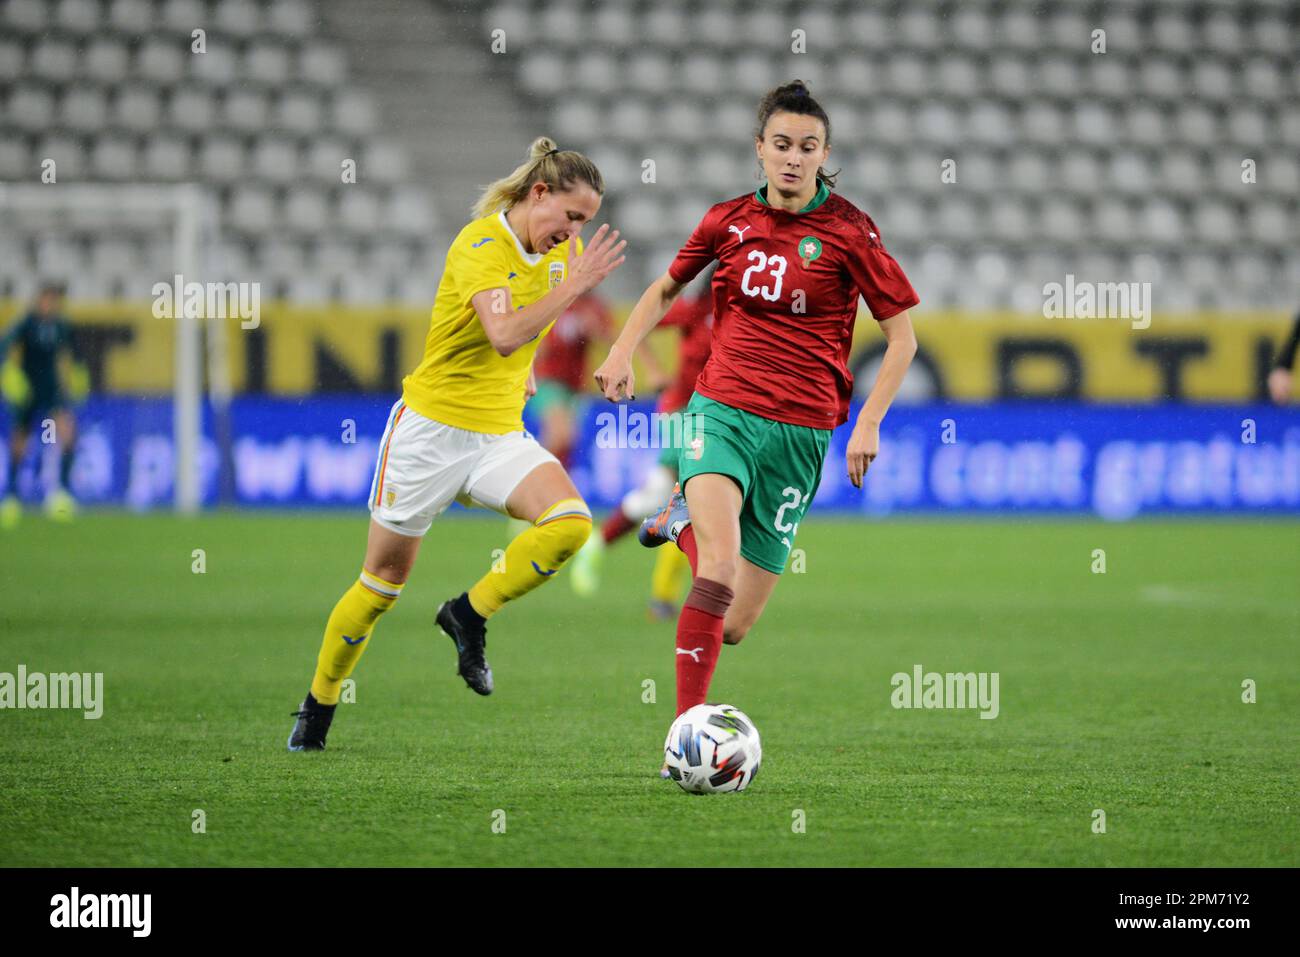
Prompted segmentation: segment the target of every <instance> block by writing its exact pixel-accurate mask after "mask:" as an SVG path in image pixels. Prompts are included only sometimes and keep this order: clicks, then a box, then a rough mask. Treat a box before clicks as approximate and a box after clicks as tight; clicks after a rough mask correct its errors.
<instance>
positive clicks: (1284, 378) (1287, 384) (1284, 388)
mask: <svg viewBox="0 0 1300 957" xmlns="http://www.w3.org/2000/svg"><path fill="white" fill-rule="evenodd" d="M1268 397H1269V398H1270V399H1272V400H1273V402H1274V403H1276V404H1277V405H1286V404H1287V402H1289V401H1290V399H1291V370H1290V369H1274V370H1273V371H1272V372H1270V373H1269V374H1268Z"/></svg>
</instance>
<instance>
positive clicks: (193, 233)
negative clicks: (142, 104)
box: [0, 183, 231, 513]
mask: <svg viewBox="0 0 1300 957" xmlns="http://www.w3.org/2000/svg"><path fill="white" fill-rule="evenodd" d="M0 222H3V223H4V224H5V230H6V231H7V232H12V233H15V234H19V235H21V234H24V233H25V234H27V235H29V236H38V237H41V238H45V237H48V236H54V235H58V234H59V233H60V232H63V233H75V232H78V231H81V232H93V233H95V234H97V235H98V236H99V237H101V238H100V239H98V240H97V241H100V242H103V241H108V242H112V241H114V238H115V237H117V236H118V235H122V234H125V233H127V232H129V231H131V230H136V231H145V230H151V229H152V230H157V229H158V228H159V227H160V226H161V227H162V228H168V229H170V231H171V246H172V264H173V274H172V275H168V276H150V277H141V278H142V282H141V290H142V294H141V297H140V298H141V299H145V298H147V297H148V293H149V290H150V289H151V288H152V286H153V284H154V283H155V282H160V281H166V282H167V283H168V284H169V285H170V284H171V283H173V282H174V280H175V276H176V275H180V276H183V277H184V280H185V282H187V283H188V282H193V281H197V282H203V281H205V280H209V279H213V278H215V276H214V268H215V267H217V266H218V265H219V264H217V263H214V261H213V260H214V258H215V250H216V248H217V242H218V236H219V220H218V215H217V203H216V200H215V198H214V197H213V195H212V194H211V192H210V191H208V190H206V189H204V188H203V187H200V186H198V185H195V184H189V183H182V184H159V185H149V184H130V185H123V184H107V183H73V184H66V185H65V184H57V183H51V184H41V185H37V184H31V183H0ZM102 237H107V239H105V238H102ZM130 298H132V299H134V298H135V297H134V296H131V297H130ZM172 321H173V322H174V323H175V350H174V355H173V370H172V371H173V375H172V379H173V381H172V404H173V406H172V439H173V456H172V461H173V492H174V503H175V509H176V511H177V512H182V513H194V512H197V511H198V510H199V508H200V505H201V500H202V489H201V487H200V475H199V454H200V448H201V438H202V428H203V423H202V406H203V393H204V379H205V375H204V371H205V370H204V361H203V359H204V353H205V351H206V354H207V360H208V361H207V370H206V373H207V375H206V379H207V391H208V395H209V398H210V400H211V403H212V408H213V413H214V416H215V424H216V432H217V439H218V446H219V449H220V461H221V463H222V468H221V470H222V472H223V473H224V472H225V470H226V468H227V465H228V462H229V449H228V448H227V447H225V446H228V443H229V427H228V416H229V403H230V394H231V387H230V380H229V372H228V369H229V367H228V364H227V362H226V341H225V337H226V331H225V326H224V324H223V323H222V322H221V321H220V320H211V319H205V318H202V317H199V316H195V315H193V314H191V313H190V312H189V311H188V310H186V309H183V308H180V309H176V310H174V316H173V319H172ZM205 339H206V349H205V341H204V340H205ZM225 486H226V482H225V481H224V478H223V480H222V482H221V487H222V488H223V489H224V488H225Z"/></svg>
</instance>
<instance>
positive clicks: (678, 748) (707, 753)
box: [664, 704, 763, 794]
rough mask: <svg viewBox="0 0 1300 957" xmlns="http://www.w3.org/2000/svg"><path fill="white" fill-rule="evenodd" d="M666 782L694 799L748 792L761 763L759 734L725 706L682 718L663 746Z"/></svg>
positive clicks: (700, 708) (701, 707)
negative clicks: (666, 770) (703, 795)
mask: <svg viewBox="0 0 1300 957" xmlns="http://www.w3.org/2000/svg"><path fill="white" fill-rule="evenodd" d="M664 760H665V761H667V762H668V776H669V777H671V778H672V779H673V780H674V781H676V782H677V783H678V784H680V785H681V787H682V790H684V791H689V792H691V793H692V794H720V793H722V792H723V791H743V790H745V788H747V787H749V782H750V781H752V780H754V775H755V774H757V773H758V766H759V764H761V763H762V761H763V745H762V743H761V742H760V741H759V739H758V728H757V727H756V726H755V725H754V722H753V721H751V720H749V716H748V715H747V714H745V712H743V711H741V710H740V709H739V708H733V707H732V706H731V705H729V704H697V705H696V706H695V707H694V708H691V709H689V710H687V711H684V712H682V714H681V715H679V716H678V718H677V720H676V721H674V722H673V726H672V727H671V728H669V729H668V738H667V740H665V741H664Z"/></svg>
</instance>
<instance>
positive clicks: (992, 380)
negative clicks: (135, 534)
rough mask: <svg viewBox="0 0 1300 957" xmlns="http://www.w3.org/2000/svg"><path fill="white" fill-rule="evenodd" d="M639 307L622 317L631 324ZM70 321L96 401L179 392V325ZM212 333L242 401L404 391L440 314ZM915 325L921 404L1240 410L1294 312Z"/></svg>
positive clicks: (120, 311) (864, 326)
mask: <svg viewBox="0 0 1300 957" xmlns="http://www.w3.org/2000/svg"><path fill="white" fill-rule="evenodd" d="M629 308H630V304H628V305H624V306H623V307H622V308H621V309H619V310H617V313H618V315H619V317H620V319H622V318H624V317H626V315H627V312H628V309H629ZM25 309H26V304H24V303H20V302H15V301H9V302H4V303H0V327H7V326H8V324H9V323H10V322H12V321H14V320H15V319H16V318H17V317H18V316H19V315H20V314H21V313H22V311H23V310H25ZM67 314H68V318H69V319H70V320H71V321H72V323H73V325H74V329H75V336H76V340H77V342H78V344H79V347H80V348H81V351H82V353H83V355H84V357H85V358H86V361H87V364H88V365H89V367H90V372H91V383H92V389H93V390H94V391H100V392H109V393H119V394H122V393H125V394H149V393H164V392H168V391H170V390H171V388H172V376H173V365H174V358H173V356H174V350H175V335H174V330H175V324H174V321H173V320H172V319H168V318H156V317H155V316H154V314H153V309H152V307H151V305H150V304H149V303H123V302H114V303H103V304H93V303H70V304H69V305H68V307H67ZM212 321H213V322H221V323H222V324H223V327H224V331H225V342H226V365H227V370H228V374H229V378H230V382H231V385H232V387H233V388H234V391H235V392H236V393H238V392H245V391H249V392H266V393H272V394H281V395H301V394H308V393H312V392H348V391H358V390H360V391H381V392H390V393H395V392H397V391H398V390H399V389H400V388H401V380H402V377H403V376H404V375H406V373H407V372H409V371H410V370H411V369H413V368H414V367H415V366H416V364H417V363H418V362H419V361H420V358H421V356H422V354H423V350H424V337H425V334H426V332H427V330H428V322H429V310H428V309H427V308H422V307H410V306H375V307H342V306H299V305H288V304H283V303H267V304H265V305H264V306H262V307H261V308H260V310H259V314H258V315H257V317H256V319H255V320H240V319H239V318H229V319H222V320H212ZM914 321H915V325H916V331H917V338H918V340H919V342H920V346H921V351H920V354H919V355H918V358H917V362H916V363H915V364H914V366H913V370H912V372H910V373H909V380H913V384H915V385H916V386H918V388H917V389H916V390H915V391H914V393H913V394H914V395H920V396H924V395H933V396H935V397H943V398H948V399H955V400H968V401H981V400H990V399H998V398H1012V397H1026V396H1030V397H1032V396H1044V397H1062V398H1067V397H1073V398H1081V399H1093V400H1103V401H1116V402H1121V401H1148V400H1154V399H1160V398H1183V399H1189V400H1200V401H1225V402H1228V401H1249V400H1252V399H1255V398H1257V397H1258V396H1259V394H1260V382H1261V381H1262V378H1263V376H1264V374H1265V373H1266V371H1267V368H1268V366H1269V364H1270V363H1271V361H1272V359H1273V356H1274V355H1275V352H1276V350H1277V348H1278V347H1279V346H1280V344H1281V342H1282V340H1283V339H1284V338H1285V337H1286V334H1287V330H1288V323H1289V321H1290V317H1289V316H1288V315H1286V314H1285V313H1280V312H1277V313H1233V314H1204V313H1202V314H1194V315H1161V314H1159V313H1157V314H1155V315H1154V316H1153V317H1151V320H1150V324H1149V325H1148V326H1147V327H1146V328H1136V327H1135V326H1136V324H1134V323H1131V322H1129V321H1128V320H1123V319H1065V318H1055V319H1049V318H1043V317H1041V316H1017V315H1012V314H1008V313H988V314H982V313H958V312H917V313H915V314H914ZM675 340H676V334H675V333H672V332H665V333H663V334H661V335H656V336H653V337H652V340H651V345H652V348H653V349H654V350H655V352H656V354H658V355H659V356H660V357H661V358H662V359H664V361H665V364H666V365H668V366H669V367H670V368H671V366H672V364H673V351H674V343H675ZM883 345H884V341H883V338H882V337H881V336H879V335H878V334H877V333H876V331H875V324H874V323H873V322H872V321H871V319H870V317H869V316H867V315H866V314H865V313H864V314H863V316H862V317H861V318H860V320H859V322H858V328H857V332H856V335H855V337H854V351H853V357H852V359H851V366H852V367H853V368H854V369H855V371H865V370H869V369H870V367H871V360H872V358H873V357H874V356H876V355H878V353H879V351H880V350H881V349H883ZM598 351H599V352H600V354H599V355H597V354H596V353H597V352H598ZM603 351H604V347H603V346H602V347H599V349H593V350H592V355H591V357H590V360H591V366H592V368H594V367H595V365H596V364H597V363H598V362H599V361H600V360H601V359H602V358H603ZM864 384H866V383H860V384H859V389H862V388H863V385H864Z"/></svg>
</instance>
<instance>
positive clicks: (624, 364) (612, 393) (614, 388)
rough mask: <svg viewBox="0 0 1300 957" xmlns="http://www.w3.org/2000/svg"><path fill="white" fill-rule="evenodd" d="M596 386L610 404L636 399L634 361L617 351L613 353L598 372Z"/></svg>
mask: <svg viewBox="0 0 1300 957" xmlns="http://www.w3.org/2000/svg"><path fill="white" fill-rule="evenodd" d="M596 384H597V385H598V386H600V391H601V392H602V393H603V394H604V396H605V398H607V399H609V401H610V402H621V401H622V400H623V399H635V398H636V380H635V378H634V377H633V375H632V360H631V359H628V358H626V357H625V356H623V355H621V354H620V353H618V352H617V351H611V352H610V354H609V358H607V359H606V360H605V361H604V362H602V363H601V364H600V368H599V369H597V370H596Z"/></svg>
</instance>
